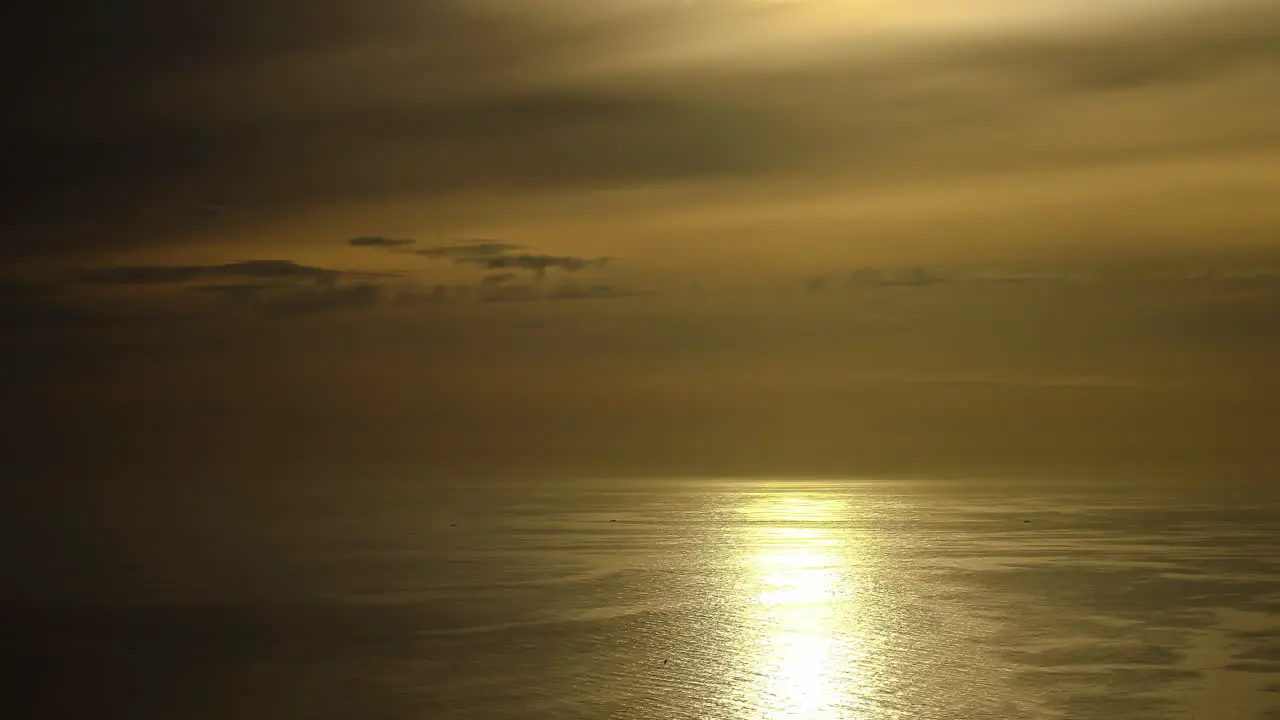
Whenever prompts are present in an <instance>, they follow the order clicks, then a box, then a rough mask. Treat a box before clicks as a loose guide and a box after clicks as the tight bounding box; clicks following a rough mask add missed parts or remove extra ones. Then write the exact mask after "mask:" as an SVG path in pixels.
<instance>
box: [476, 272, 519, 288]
mask: <svg viewBox="0 0 1280 720" xmlns="http://www.w3.org/2000/svg"><path fill="white" fill-rule="evenodd" d="M518 277H520V276H519V275H516V274H515V273H509V272H508V273H497V274H494V275H486V276H484V277H483V278H481V280H480V284H481V285H482V286H491V285H502V284H504V283H509V282H511V281H512V280H515V279H516V278H518Z"/></svg>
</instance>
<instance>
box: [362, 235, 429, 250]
mask: <svg viewBox="0 0 1280 720" xmlns="http://www.w3.org/2000/svg"><path fill="white" fill-rule="evenodd" d="M415 242H416V241H415V240H413V239H411V238H389V237H380V236H377V235H366V236H363V237H354V238H351V239H350V240H348V241H347V244H348V245H351V246H352V247H380V248H400V247H404V246H406V245H412V244H414V243H415Z"/></svg>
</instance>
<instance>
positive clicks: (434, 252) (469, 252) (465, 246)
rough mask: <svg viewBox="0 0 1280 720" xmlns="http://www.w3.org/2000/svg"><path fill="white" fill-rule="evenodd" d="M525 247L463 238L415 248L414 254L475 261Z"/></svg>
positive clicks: (460, 260)
mask: <svg viewBox="0 0 1280 720" xmlns="http://www.w3.org/2000/svg"><path fill="white" fill-rule="evenodd" d="M525 249H527V247H526V246H524V245H517V244H515V243H508V242H499V241H497V240H465V241H461V242H457V243H451V244H449V245H437V246H435V247H429V248H423V249H421V250H415V251H414V254H415V255H421V256H423V257H429V258H449V259H453V260H456V261H458V262H475V261H476V260H477V259H480V258H489V257H494V256H496V255H502V254H504V253H508V252H512V251H514V250H525Z"/></svg>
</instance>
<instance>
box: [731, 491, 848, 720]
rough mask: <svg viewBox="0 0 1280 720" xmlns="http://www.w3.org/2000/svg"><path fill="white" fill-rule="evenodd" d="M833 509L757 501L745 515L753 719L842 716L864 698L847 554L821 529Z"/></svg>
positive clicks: (792, 500) (802, 500) (806, 501)
mask: <svg viewBox="0 0 1280 720" xmlns="http://www.w3.org/2000/svg"><path fill="white" fill-rule="evenodd" d="M839 510H840V506H839V504H838V503H834V502H830V501H824V500H823V499H821V498H814V497H803V496H794V495H793V496H776V495H775V496H770V495H765V496H762V497H759V498H757V499H756V500H755V501H753V502H752V503H751V504H749V505H748V506H747V507H746V508H744V512H745V513H747V514H748V516H749V517H750V519H751V522H749V523H748V524H747V526H748V528H749V531H748V532H749V533H750V537H749V538H747V542H746V543H744V550H745V552H747V553H748V554H749V557H747V558H745V559H746V561H747V563H748V565H749V566H750V568H751V571H752V582H753V590H754V600H755V607H754V615H755V617H754V621H755V626H756V630H757V632H759V634H760V637H759V640H758V643H757V646H756V647H755V648H754V650H755V652H757V653H758V655H757V657H756V658H755V667H756V675H755V685H754V686H753V687H752V688H750V689H749V690H748V693H747V694H748V696H749V701H748V702H749V704H750V706H751V708H752V715H751V717H753V718H761V719H764V718H767V719H769V720H775V719H781V718H813V719H815V720H820V719H822V718H849V717H857V715H854V714H851V713H853V711H854V709H855V708H857V707H858V706H860V705H862V704H863V703H864V702H865V696H866V695H868V693H869V688H868V687H867V685H868V679H867V677H866V673H865V662H864V660H865V655H866V651H865V648H864V647H863V645H864V642H863V638H861V637H860V633H859V628H858V613H857V612H856V608H855V607H851V606H850V601H852V600H853V599H854V597H855V596H856V594H857V593H856V586H857V582H856V577H855V576H853V575H852V571H853V570H855V568H851V567H849V566H848V563H847V561H848V559H849V554H850V549H849V548H848V547H846V542H845V541H844V540H843V539H842V538H841V537H839V536H837V535H836V534H835V533H833V532H832V531H831V529H830V528H829V527H827V526H826V525H825V523H828V522H830V521H833V520H835V519H837V517H838V516H839Z"/></svg>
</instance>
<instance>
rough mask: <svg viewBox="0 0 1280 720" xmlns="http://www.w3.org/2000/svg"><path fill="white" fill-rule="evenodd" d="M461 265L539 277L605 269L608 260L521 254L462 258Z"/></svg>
mask: <svg viewBox="0 0 1280 720" xmlns="http://www.w3.org/2000/svg"><path fill="white" fill-rule="evenodd" d="M457 261H458V262H460V263H475V264H477V265H483V266H484V267H486V268H489V269H490V270H498V269H503V268H514V269H520V270H532V271H534V273H535V274H537V276H538V277H542V276H543V274H545V273H546V271H547V268H560V269H561V270H565V271H566V272H576V271H578V270H582V269H584V268H587V267H591V266H599V267H603V266H604V265H605V264H607V263H608V261H609V259H608V258H581V257H575V256H573V255H545V254H541V253H538V254H533V253H521V254H519V255H492V256H482V257H460V258H457Z"/></svg>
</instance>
